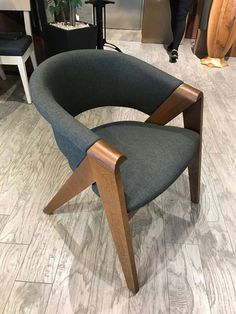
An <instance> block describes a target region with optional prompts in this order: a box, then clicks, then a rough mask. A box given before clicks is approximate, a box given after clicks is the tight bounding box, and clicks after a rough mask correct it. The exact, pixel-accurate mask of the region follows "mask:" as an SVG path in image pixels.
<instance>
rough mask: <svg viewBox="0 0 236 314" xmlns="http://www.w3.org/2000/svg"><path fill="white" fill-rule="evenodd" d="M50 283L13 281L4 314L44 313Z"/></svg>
mask: <svg viewBox="0 0 236 314" xmlns="http://www.w3.org/2000/svg"><path fill="white" fill-rule="evenodd" d="M50 290H51V285H49V284H42V283H31V282H19V281H17V282H15V284H14V286H13V289H12V292H11V295H10V297H9V299H8V302H7V305H6V307H5V310H4V314H44V313H45V309H46V306H47V301H48V297H49V294H50Z"/></svg>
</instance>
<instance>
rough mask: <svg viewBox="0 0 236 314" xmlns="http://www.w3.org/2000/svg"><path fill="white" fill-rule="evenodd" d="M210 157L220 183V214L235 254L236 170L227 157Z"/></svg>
mask: <svg viewBox="0 0 236 314" xmlns="http://www.w3.org/2000/svg"><path fill="white" fill-rule="evenodd" d="M211 157H212V163H213V164H214V166H215V169H216V173H217V174H218V176H219V178H220V181H221V189H220V190H219V195H218V198H219V202H220V206H221V212H222V215H223V217H224V220H225V224H226V227H227V230H228V232H229V236H230V238H231V241H232V245H233V248H234V251H235V252H236V244H235V243H236V229H235V221H236V211H235V204H236V180H235V178H236V168H235V166H234V163H233V161H232V159H231V157H230V156H229V155H226V154H214V155H211Z"/></svg>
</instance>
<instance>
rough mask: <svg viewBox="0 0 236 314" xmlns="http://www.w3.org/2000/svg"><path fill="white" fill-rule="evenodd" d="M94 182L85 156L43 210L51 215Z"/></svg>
mask: <svg viewBox="0 0 236 314" xmlns="http://www.w3.org/2000/svg"><path fill="white" fill-rule="evenodd" d="M93 183H94V179H93V174H92V172H91V169H90V165H89V161H88V159H87V158H85V159H84V160H83V161H82V162H81V164H80V165H79V167H78V168H77V169H76V170H75V171H74V173H73V174H72V175H71V176H70V177H69V179H68V180H67V181H66V183H65V184H64V185H63V186H62V188H61V189H60V190H59V191H58V192H57V194H56V195H55V196H54V197H53V199H52V200H51V201H50V202H49V204H48V205H47V206H46V207H45V209H44V210H43V211H44V213H46V214H48V215H51V214H53V212H54V211H55V210H56V209H57V208H59V207H61V206H62V205H63V204H65V203H66V202H68V201H69V200H71V199H72V198H73V197H75V196H76V195H78V194H79V193H80V192H82V191H83V190H85V189H86V188H87V187H88V186H90V185H91V184H93Z"/></svg>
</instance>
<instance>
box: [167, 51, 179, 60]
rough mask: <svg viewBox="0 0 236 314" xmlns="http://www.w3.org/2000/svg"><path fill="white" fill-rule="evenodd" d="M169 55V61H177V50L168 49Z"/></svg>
mask: <svg viewBox="0 0 236 314" xmlns="http://www.w3.org/2000/svg"><path fill="white" fill-rule="evenodd" d="M169 55H170V63H175V62H177V59H178V57H179V55H178V50H176V49H172V50H171V51H170V53H169Z"/></svg>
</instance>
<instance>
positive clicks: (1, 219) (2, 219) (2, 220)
mask: <svg viewBox="0 0 236 314" xmlns="http://www.w3.org/2000/svg"><path fill="white" fill-rule="evenodd" d="M8 219H9V216H8V215H0V234H1V231H2V229H3V228H4V227H5V225H6V223H7V221H8Z"/></svg>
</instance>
